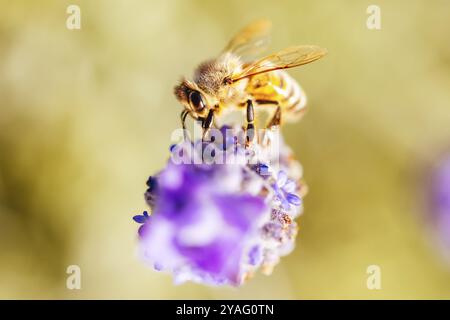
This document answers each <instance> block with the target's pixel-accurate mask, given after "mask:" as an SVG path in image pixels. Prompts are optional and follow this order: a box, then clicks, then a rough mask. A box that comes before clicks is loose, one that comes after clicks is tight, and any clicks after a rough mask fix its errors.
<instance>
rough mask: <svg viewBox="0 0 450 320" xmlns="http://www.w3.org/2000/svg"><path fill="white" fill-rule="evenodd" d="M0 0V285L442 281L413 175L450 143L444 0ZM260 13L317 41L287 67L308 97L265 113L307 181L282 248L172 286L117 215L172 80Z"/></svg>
mask: <svg viewBox="0 0 450 320" xmlns="http://www.w3.org/2000/svg"><path fill="white" fill-rule="evenodd" d="M0 4H1V5H0V7H1V10H0V298H27V299H28V298H43V299H47V298H66V299H80V298H88V299H91V298H106V299H108V298H137V299H141V298H142V299H147V298H149V299H172V298H178V299H183V298H207V299H208V298H213V299H218V298H236V299H241V298H252V299H259V298H276V299H281V298H283V299H315V298H324V299H333V298H342V299H346V298H357V299H363V298H364V299H366V298H367V299H381V298H394V299H402V298H450V268H449V267H448V266H446V265H445V264H444V263H443V262H442V259H441V257H440V256H439V253H438V251H437V250H435V249H434V247H433V242H432V241H431V240H430V233H432V230H431V231H430V230H429V229H428V228H427V227H426V225H427V224H426V219H425V218H424V213H425V214H426V211H424V203H423V202H424V201H423V195H424V194H425V192H426V185H425V184H424V182H423V180H422V179H421V176H422V175H423V169H424V168H426V167H428V166H430V165H431V164H432V162H433V159H434V157H435V155H436V154H439V152H441V151H442V150H443V149H445V148H446V147H448V146H449V145H450V105H449V102H450V90H449V88H450V77H449V75H450V42H449V38H450V30H449V28H448V21H449V19H450V2H449V1H445V0H441V1H439V0H436V1H406V0H405V1H395V2H394V1H376V3H374V2H372V1H348V2H345V3H344V2H342V1H339V2H338V1H331V0H330V1H298V0H295V1H283V2H281V1H237V0H236V1H235V0H232V1H178V2H174V1H144V0H133V1H118V0H117V1H115V0H114V1H112V0H104V1H100V0H95V1H92V0H91V1H65V0H61V1H43V0H39V1H17V0H14V1H6V0H1V1H0ZM70 4H77V5H79V6H80V8H81V30H68V29H67V28H66V19H67V16H68V15H67V14H66V8H67V6H68V5H70ZM371 4H376V5H379V6H380V8H381V17H382V29H381V30H368V29H367V27H366V19H367V18H368V14H367V13H366V9H367V7H368V6H369V5H371ZM261 17H266V18H269V19H271V20H272V21H273V24H274V29H273V41H272V48H273V49H274V50H277V49H281V48H283V47H286V46H289V45H292V44H317V45H320V46H322V47H325V48H327V49H328V51H329V54H328V56H327V57H326V58H324V59H323V60H321V61H320V62H317V63H314V64H312V65H310V66H305V67H302V68H298V69H295V70H292V71H291V72H290V73H291V75H293V76H294V77H295V78H296V79H298V80H299V82H300V83H301V84H302V86H303V87H304V89H305V91H306V93H307V94H308V97H309V106H310V109H309V111H308V113H307V115H306V116H305V117H304V119H303V120H302V121H301V122H300V123H298V124H296V125H289V126H286V127H285V128H284V129H283V131H284V134H285V136H286V140H287V141H288V143H289V144H290V145H291V146H292V148H293V149H294V151H295V153H296V154H297V156H298V158H299V160H300V161H301V162H302V164H303V166H304V171H305V178H306V181H307V183H308V185H309V188H310V192H309V194H308V196H307V197H306V199H305V213H304V215H303V216H302V217H301V218H300V232H299V236H298V239H297V247H296V250H295V251H294V252H293V253H292V254H291V255H290V256H288V257H285V258H283V259H282V261H281V263H280V264H279V265H278V266H277V267H276V269H275V272H274V274H273V275H272V276H270V277H266V276H263V275H258V276H256V277H255V278H254V279H253V280H251V281H250V282H249V283H248V284H246V285H245V286H244V287H242V288H239V289H233V288H209V287H204V286H201V285H196V284H185V285H181V286H174V285H173V284H172V280H171V278H170V276H168V275H165V274H160V273H157V272H154V271H152V270H150V269H148V268H147V267H146V266H145V265H144V264H143V263H141V262H140V261H139V260H138V258H137V256H136V230H137V225H136V224H135V223H134V222H133V221H132V219H131V217H132V216H133V215H134V214H138V213H141V212H142V210H143V209H145V208H146V206H145V203H144V199H143V192H144V190H145V181H146V178H147V176H148V175H149V174H152V173H155V172H156V171H158V170H159V169H160V168H161V167H162V166H163V165H164V163H165V161H166V159H167V157H168V145H169V143H170V133H171V132H172V130H173V129H175V128H177V127H179V118H178V115H179V112H180V110H181V108H180V106H179V105H178V104H177V102H176V100H175V98H174V97H173V95H172V87H173V85H174V84H175V83H176V81H177V80H178V79H179V78H180V77H181V76H182V75H190V74H191V72H192V70H193V68H194V67H195V66H196V64H197V63H199V62H201V61H202V60H203V59H205V58H209V57H213V56H214V55H216V54H217V53H218V52H220V50H221V48H222V47H223V46H224V45H225V44H226V42H227V41H228V39H229V38H230V37H231V35H232V34H234V33H235V32H236V31H237V30H238V29H240V28H241V27H242V26H244V25H245V24H247V23H249V22H251V21H252V20H254V19H256V18H261ZM71 264H76V265H79V266H80V267H81V272H82V275H81V279H82V289H81V290H68V289H66V278H67V276H68V275H67V274H66V268H67V266H68V265H71ZM372 264H375V265H379V266H380V268H381V272H382V289H381V290H368V289H367V287H366V279H367V276H368V275H367V274H366V268H367V267H368V266H369V265H372Z"/></svg>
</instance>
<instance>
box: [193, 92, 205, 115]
mask: <svg viewBox="0 0 450 320" xmlns="http://www.w3.org/2000/svg"><path fill="white" fill-rule="evenodd" d="M189 100H190V102H191V105H192V107H193V108H194V110H195V111H197V112H200V111H202V110H203V109H204V108H205V103H204V102H203V99H202V95H201V94H200V92H198V91H192V92H191V94H190V95H189Z"/></svg>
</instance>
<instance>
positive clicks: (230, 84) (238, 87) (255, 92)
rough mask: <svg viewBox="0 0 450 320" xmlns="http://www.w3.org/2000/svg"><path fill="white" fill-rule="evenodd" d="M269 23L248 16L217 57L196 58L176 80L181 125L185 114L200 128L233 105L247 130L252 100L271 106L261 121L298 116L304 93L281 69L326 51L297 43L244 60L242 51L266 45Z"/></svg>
mask: <svg viewBox="0 0 450 320" xmlns="http://www.w3.org/2000/svg"><path fill="white" fill-rule="evenodd" d="M270 29H271V23H270V22H269V21H267V20H258V21H255V22H253V23H252V24H250V25H248V26H247V27H245V28H244V29H242V30H241V31H239V32H238V33H237V34H236V35H235V36H234V37H233V38H232V39H231V40H230V42H229V43H228V45H227V46H226V47H225V49H224V50H223V51H222V53H221V54H220V55H219V56H218V57H217V58H215V59H212V60H208V61H206V62H203V63H201V64H200V65H199V66H198V67H197V69H196V70H195V73H194V77H193V80H192V81H191V80H187V79H182V80H181V82H180V83H179V84H178V85H177V86H176V87H175V89H174V93H175V96H176V97H177V99H178V100H179V101H180V102H181V104H182V105H183V106H184V110H183V111H182V113H181V122H182V126H183V129H185V120H186V117H187V115H190V116H191V117H192V118H194V119H196V120H199V121H201V123H202V127H203V130H204V133H205V132H206V131H208V129H209V128H210V127H211V126H212V125H213V123H214V117H217V116H219V115H220V114H221V113H222V112H223V111H224V110H231V109H232V108H240V109H241V110H243V111H244V112H246V122H247V127H246V131H247V132H249V131H253V129H254V122H255V115H254V106H255V107H256V108H258V110H259V109H260V108H264V109H266V108H269V107H272V108H271V109H270V117H269V120H268V123H267V124H266V127H271V126H277V125H280V124H281V123H282V121H285V120H286V121H295V120H297V119H298V118H299V116H301V114H302V113H303V111H304V110H305V105H306V96H305V94H304V92H303V90H302V89H301V87H300V86H299V85H298V83H297V82H296V81H295V80H294V79H293V78H291V77H290V76H289V75H288V74H287V73H286V72H285V71H283V70H282V69H288V68H293V67H297V66H300V65H304V64H307V63H310V62H313V61H315V60H317V59H319V58H321V57H323V56H324V55H325V54H326V52H327V51H326V50H325V49H323V48H320V47H318V46H313V45H300V46H293V47H288V48H286V49H284V50H281V51H279V52H277V53H274V54H271V55H268V56H266V57H263V58H261V59H257V60H253V61H251V62H244V60H243V58H245V57H246V56H253V55H255V54H258V53H260V52H261V51H262V50H263V49H265V48H266V47H267V44H268V39H269V31H270ZM245 108H246V109H245ZM247 138H248V139H252V137H250V136H247Z"/></svg>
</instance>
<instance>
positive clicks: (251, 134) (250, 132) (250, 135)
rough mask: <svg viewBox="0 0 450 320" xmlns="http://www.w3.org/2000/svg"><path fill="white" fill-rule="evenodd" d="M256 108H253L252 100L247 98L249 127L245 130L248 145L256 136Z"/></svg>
mask: <svg viewBox="0 0 450 320" xmlns="http://www.w3.org/2000/svg"><path fill="white" fill-rule="evenodd" d="M254 122H255V110H254V109H253V102H252V100H250V99H249V100H247V129H246V130H245V133H246V137H247V142H246V145H249V144H250V143H251V142H253V139H254V138H255V125H254Z"/></svg>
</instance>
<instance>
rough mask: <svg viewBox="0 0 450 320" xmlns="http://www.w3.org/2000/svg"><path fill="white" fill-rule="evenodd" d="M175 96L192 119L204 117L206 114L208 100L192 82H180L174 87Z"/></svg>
mask: <svg viewBox="0 0 450 320" xmlns="http://www.w3.org/2000/svg"><path fill="white" fill-rule="evenodd" d="M174 93H175V96H176V97H177V99H178V101H180V102H181V104H182V105H183V106H184V107H185V108H186V109H187V110H188V111H189V113H190V114H191V115H192V116H193V117H194V118H199V117H205V116H206V115H207V113H208V109H210V107H209V106H208V99H207V97H206V96H205V93H204V92H203V91H202V90H201V89H200V88H199V87H198V86H197V85H196V84H195V83H193V82H190V81H188V80H182V81H181V82H180V84H178V85H177V86H175V89H174Z"/></svg>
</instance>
